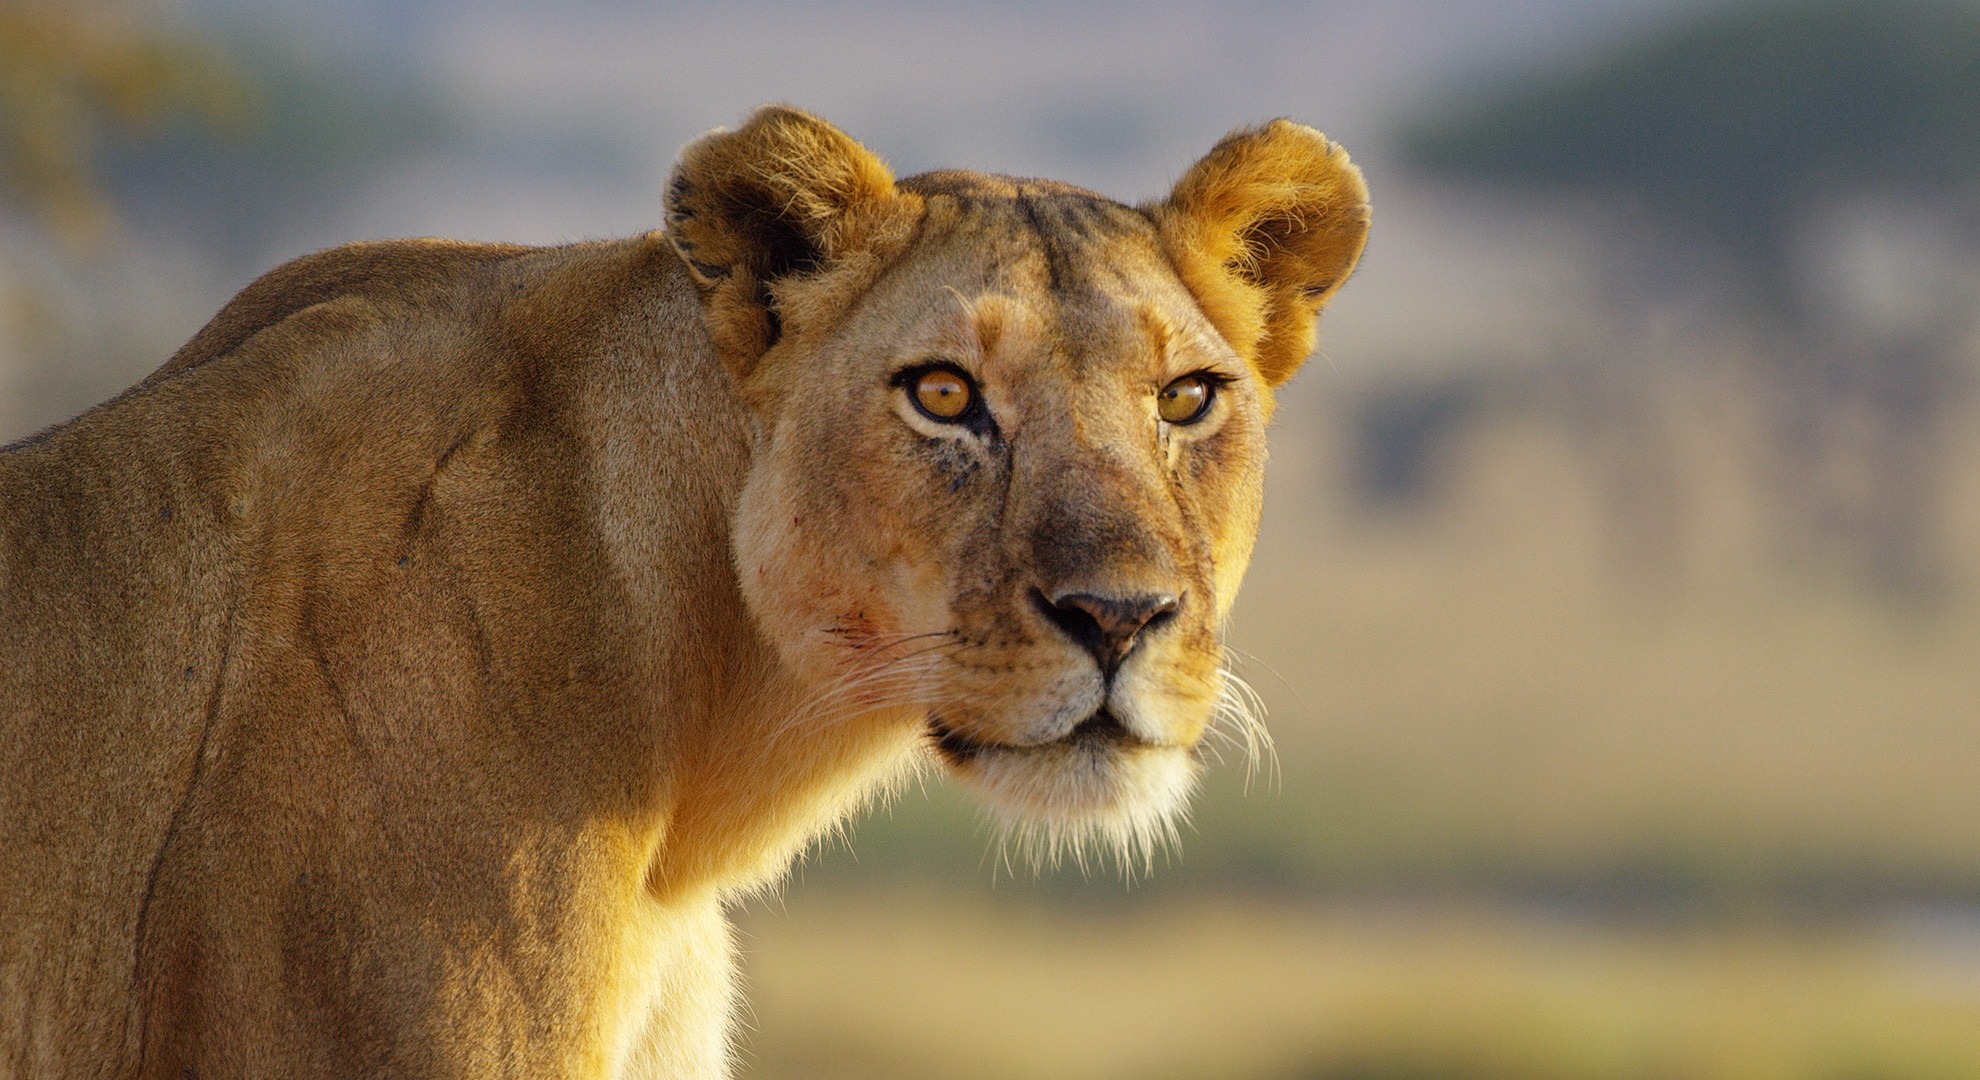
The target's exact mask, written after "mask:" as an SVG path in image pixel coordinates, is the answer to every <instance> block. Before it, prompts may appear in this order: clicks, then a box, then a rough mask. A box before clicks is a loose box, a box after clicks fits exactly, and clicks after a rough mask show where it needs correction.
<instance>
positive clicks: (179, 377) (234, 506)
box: [0, 241, 529, 1075]
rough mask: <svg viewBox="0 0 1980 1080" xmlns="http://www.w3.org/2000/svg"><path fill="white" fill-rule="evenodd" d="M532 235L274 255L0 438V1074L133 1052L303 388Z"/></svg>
mask: <svg viewBox="0 0 1980 1080" xmlns="http://www.w3.org/2000/svg"><path fill="white" fill-rule="evenodd" d="M527 250H529V249H524V248H516V247H500V246H493V245H466V244H453V243H443V242H437V241H410V242H391V243H380V244H365V245H353V246H350V247H345V248H338V249H334V250H332V251H328V252H323V253H320V254H318V255H314V256H310V257H308V258H305V259H301V260H298V261H296V262H294V263H290V264H288V265H286V266H283V267H281V268H279V269H277V270H275V271H273V272H271V273H269V274H268V275H266V276H265V277H263V278H261V279H260V280H258V281H256V282H255V283H254V284H253V285H251V286H249V287H248V288H247V289H246V290H244V291H243V292H242V293H241V294H240V295H239V296H237V297H236V298H235V299H234V300H233V301H232V302H230V303H229V304H228V305H227V306H226V307H225V308H224V309H223V310H222V311H221V312H220V313H219V314H218V315H217V316H215V317H214V319H213V320H212V321H211V322H210V323H208V324H207V325H206V327H205V328H204V329H202V330H201V331H200V332H199V333H198V334H197V335H196V336H195V337H194V338H193V339H192V340H191V341H190V342H189V343H188V344H187V345H186V346H185V347H184V348H182V349H181V350H179V352H178V353H177V354H176V355H175V356H174V357H173V358H172V359H171V360H170V361H169V362H168V363H166V364H165V365H164V366H163V367H161V368H159V369H158V370H157V371H156V372H154V373H153V374H152V375H151V376H149V377H148V378H146V379H145V380H144V381H143V382H141V383H140V384H138V385H137V386H136V387H133V388H132V389H131V390H129V391H127V392H125V393H124V394H123V395H121V396H119V397H118V398H116V399H114V400H112V401H110V402H108V403H106V404H104V405H102V406H99V407H97V408H96V409H94V410H92V411H90V412H88V413H86V414H84V415H83V416H81V417H78V418H77V419H75V420H73V421H71V422H69V423H68V424H65V425H62V426H60V427H57V428H54V429H51V430H49V431H46V432H43V433H41V434H39V435H36V436H33V437H31V438H29V439H26V440H23V441H22V442H19V443H16V444H14V445H13V446H10V447H7V448H5V449H4V450H0V761H4V762H5V763H6V765H5V769H6V776H5V779H4V781H0V821H4V822H5V823H6V836H7V842H6V843H5V844H0V1075H45V1074H50V1073H54V1072H65V1073H68V1072H73V1073H75V1074H78V1075H80V1074H99V1073H100V1074H109V1073H110V1072H112V1071H115V1070H117V1068H118V1066H117V1063H118V1062H120V1061H127V1060H129V1055H131V1054H132V1053H133V1050H134V1048H133V1046H132V1045H131V1043H132V1042H133V1041H134V1040H135V1039H136V1038H137V1036H136V1034H135V1032H134V1031H133V1030H127V1029H130V1028H133V1027H134V1025H132V1024H130V1023H128V1022H127V1020H126V1017H127V1016H128V1015H129V1014H130V1011H131V1010H130V1008H129V1005H128V1003H129V1001H130V1000H131V997H132V994H133V992H134V990H135V987H134V986H133V985H132V984H133V981H134V979H135V975H134V972H135V970H136V967H137V955H136V954H137V950H138V942H139V941H140V939H141V938H142V937H143V927H144V922H145V919H146V916H147V904H148V902H149V900H150V897H151V890H152V888H153V886H154V884H155V877H156V875H157V873H158V868H159V864H160V863H161V862H162V861H163V857H164V852H165V850H166V848H167V847H168V846H169V844H170V838H171V835H172V833H173V830H174V829H175V828H177V827H178V825H179V823H180V822H179V818H180V817H181V815H182V814H183V813H184V811H185V807H186V804H187V802H188V801H189V799H190V797H191V795H192V790H193V788H194V786H195V779H196V775H197V773H198V771H199V770H200V769H201V768H202V767H203V765H204V764H206V762H205V761H204V758H205V757H206V756H207V755H206V754H205V750H204V748H205V747H207V746H208V744H209V741H210V736H211V734H212V729H213V726H214V717H215V715H216V713H217V710H218V707H219V701H220V697H221V692H222V674H223V672H224V671H225V670H226V669H227V665H228V660H229V657H228V651H229V648H230V644H229V643H230V641H231V640H232V634H231V632H230V630H231V628H230V626H229V621H230V620H231V619H233V618H234V617H235V612H236V611H237V608H238V605H237V604H236V602H235V601H236V599H237V597H236V596H235V595H234V594H235V593H236V591H237V590H239V589H241V588H242V587H243V586H242V583H243V581H244V580H245V579H246V577H247V575H249V574H250V573H252V572H253V567H254V563H255V560H256V558H257V551H258V550H260V549H263V548H265V547H266V545H267V543H268V537H266V536H263V535H260V534H258V533H257V532H256V526H254V525H252V524H250V520H251V513H250V507H251V505H252V504H253V503H254V501H255V500H256V499H257V498H260V497H263V496H266V495H269V494H272V493H271V492H270V491H269V490H268V489H269V488H270V486H271V485H273V484H279V483H283V482H285V481H284V480H283V474H284V472H285V471H293V470H294V469H295V468H296V465H297V462H296V461H295V460H293V458H289V457H285V455H289V454H291V453H292V451H293V449H294V447H295V445H296V442H297V440H298V438H299V434H298V429H299V428H306V427H308V426H309V425H310V423H311V422H312V418H311V415H310V413H309V410H308V409H307V408H306V407H303V406H302V405H301V404H300V403H302V402H305V401H307V400H308V399H309V398H310V397H311V395H312V394H315V393H317V392H318V391H319V390H320V389H321V386H322V384H324V382H325V381H326V380H327V379H329V378H330V376H327V375H326V374H325V369H326V368H328V367H335V366H337V365H340V364H342V365H348V364H351V363H362V362H366V361H365V359H364V354H365V353H366V351H367V339H368V338H369V337H375V336H376V335H377V334H379V333H381V332H383V331H381V329H380V327H381V326H383V325H384V324H385V323H387V322H389V321H390V318H389V317H388V315H386V314H385V313H387V312H389V311H393V310H396V311H399V312H404V311H407V310H410V309H415V308H424V309H427V310H429V311H433V312H442V313H445V312H447V311H448V310H449V309H453V312H454V315H455V316H456V319H457V321H462V322H465V321H469V320H471V319H472V318H473V312H471V311H462V310H459V309H460V307H461V304H460V302H459V301H458V300H455V299H451V298H452V297H458V296H461V295H473V294H474V293H475V290H474V289H472V288H470V289H463V288H461V286H462V284H463V283H464V282H469V281H471V280H472V279H474V278H475V277H476V276H477V275H485V274H486V273H488V272H490V269H491V268H492V267H494V266H496V265H497V264H499V263H501V262H502V261H504V260H508V259H511V258H513V257H515V256H518V255H520V254H522V253H523V252H525V251H527ZM392 333H394V334H397V335H400V336H403V334H404V333H405V329H404V327H399V328H397V329H395V330H393V331H392ZM374 344H375V343H374ZM376 351H377V350H373V352H374V353H375V352H376ZM291 479H299V478H291Z"/></svg>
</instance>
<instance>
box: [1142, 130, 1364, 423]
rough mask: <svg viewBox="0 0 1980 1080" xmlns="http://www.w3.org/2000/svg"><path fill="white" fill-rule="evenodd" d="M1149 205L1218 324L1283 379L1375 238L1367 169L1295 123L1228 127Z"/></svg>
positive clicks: (1275, 378) (1255, 361) (1272, 377)
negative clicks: (1364, 176) (1322, 312)
mask: <svg viewBox="0 0 1980 1080" xmlns="http://www.w3.org/2000/svg"><path fill="white" fill-rule="evenodd" d="M1148 211H1149V213H1150V215H1151V216H1153V218H1154V219H1155V222H1156V225H1157V227H1158V228H1159V229H1160V230H1161V233H1162V237H1163V242H1164V244H1165V245H1166V246H1167V248H1168V251H1169V256H1170V258H1171V259H1172V260H1173V261H1174V262H1175V264H1176V268H1177V270H1178V272H1180V273H1181V275H1182V278H1183V281H1184V282H1185V283H1186V284H1187V285H1188V286H1189V287H1190V290H1191V291H1192V292H1194V293H1195V294H1196V297H1197V301H1198V303H1200V304H1202V305H1203V310H1204V312H1205V314H1207V315H1208V316H1209V317H1210V321H1211V322H1213V323H1215V324H1216V326H1217V329H1218V330H1219V331H1220V332H1221V333H1223V335H1224V337H1225V338H1226V339H1227V340H1228V341H1230V343H1231V345H1232V346H1233V347H1234V348H1236V349H1237V350H1238V352H1239V354H1240V355H1243V356H1245V357H1246V358H1247V359H1248V360H1250V361H1251V363H1252V365H1253V366H1254V367H1256V368H1257V369H1258V371H1259V373H1260V374H1261V375H1263V376H1264V378H1265V380H1266V382H1268V383H1269V384H1271V385H1275V386H1276V385H1278V384H1279V383H1282V382H1284V381H1285V380H1286V379H1288V378H1291V377H1292V374H1293V372H1295V371H1297V370H1298V369H1299V366H1300V364H1301V363H1303V362H1304V361H1305V360H1306V356H1307V354H1308V353H1310V352H1312V351H1313V341H1314V331H1315V327H1316V324H1317V322H1318V318H1319V314H1320V309H1321V307H1322V306H1324V305H1325V304H1326V302H1327V301H1328V300H1329V299H1331V298H1332V297H1333V295H1334V292H1335V291H1336V290H1338V289H1339V288H1340V286H1341V283H1342V282H1344V281H1346V280H1347V278H1348V275H1349V274H1350V273H1352V272H1353V271H1354V265H1355V262H1356V260H1358V259H1359V258H1360V257H1361V249H1362V246H1363V245H1364V244H1365V243H1366V241H1367V239H1368V217H1369V214H1368V188H1367V186H1366V185H1365V184H1364V183H1363V182H1362V179H1361V170H1360V169H1357V168H1355V166H1354V164H1353V163H1352V162H1350V161H1349V160H1348V155H1347V151H1345V150H1343V149H1341V147H1340V145H1339V144H1338V143H1333V142H1329V141H1328V140H1327V137H1326V136H1325V135H1322V134H1321V133H1320V132H1318V131H1315V130H1314V129H1312V128H1310V127H1307V126H1305V125H1304V124H1296V123H1294V122H1292V121H1290V120H1274V121H1272V122H1271V123H1269V124H1266V125H1264V126H1262V127H1256V128H1245V129H1241V130H1238V131H1235V132H1232V133H1231V134H1230V135H1228V136H1226V137H1225V138H1224V140H1223V141H1222V142H1219V143H1218V144H1217V145H1216V147H1214V148H1213V149H1212V150H1211V151H1210V153H1209V154H1207V155H1205V156H1204V158H1203V160H1201V161H1198V162H1197V163H1196V164H1195V165H1193V166H1191V167H1190V169H1189V171H1188V172H1186V173H1184V174H1183V177H1182V179H1181V180H1179V181H1177V182H1176V186H1175V190H1174V191H1173V192H1171V193H1170V195H1169V198H1168V199H1167V200H1166V201H1165V202H1162V203H1158V204H1156V205H1154V206H1151V207H1149V208H1148Z"/></svg>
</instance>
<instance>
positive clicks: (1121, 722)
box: [667, 108, 1368, 850]
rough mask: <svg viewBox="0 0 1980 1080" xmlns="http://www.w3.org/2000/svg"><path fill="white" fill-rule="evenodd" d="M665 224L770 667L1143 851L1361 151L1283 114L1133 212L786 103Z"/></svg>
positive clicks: (1362, 201) (1218, 670)
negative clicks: (902, 153) (921, 732)
mask: <svg viewBox="0 0 1980 1080" xmlns="http://www.w3.org/2000/svg"><path fill="white" fill-rule="evenodd" d="M667 211H668V214H667V223H668V229H667V233H668V237H669V239H670V240H671V242H672V243H673V245H674V246H675V248H676V250H677V251H679V253H680V254H681V255H682V257H683V258H684V259H685V260H686V261H687V263H688V265H689V267H690V268H691V269H692V272H693V274H694V276H695V279H696V282H697V285H698V286H699V288H700V289H701V292H702V295H703V302H704V305H705V309H706V313H707V323H708V326H709V328H710V332H711V335H712V337H713V340H714V344H715V347H716V350H717V352H718V354H719V355H720V357H721V358H722V361H723V363H724V365H725V366H726V367H727V368H728V370H729V371H730V372H731V373H732V374H733V375H734V377H735V379H736V381H737V385H738V386H739V388H740V391H741V394H742V396H743V398H744V400H745V401H746V402H747V404H748V407H749V409H750V410H751V412H752V415H753V416H754V419H755V424H756V431H755V441H756V445H755V451H754V454H753V457H752V465H751V469H750V473H749V477H748V481H747V483H746V486H745V488H744V490H743V493H742V495H741V501H740V505H739V508H738V511H737V515H736V518H735V524H734V532H733V556H734V560H735V564H736V570H737V574H738V577H739V580H740V581H741V584H742V589H743V593H744V596H745V598H746V600H747V603H748V605H749V608H750V611H751V613H752V615H753V616H754V618H755V620H756V622H757V624H758V627H759V630H760V632H761V633H762V634H763V635H764V636H765V637H766V638H767V639H768V640H769V641H771V642H772V643H773V644H774V646H775V649H776V652H777V655H778V656H780V657H781V659H782V660H783V662H784V663H785V664H786V665H787V666H789V667H790V668H792V669H793V670H796V671H798V672H801V673H802V675H803V677H804V679H806V680H807V681H808V683H809V684H811V685H813V686H815V687H816V688H817V693H818V694H819V695H820V697H821V699H831V700H834V701H837V702H841V703H850V704H857V705H872V706H879V705H898V704H901V703H907V704H910V705H912V706H913V709H912V710H911V712H912V715H914V716H916V717H922V718H924V719H923V720H922V721H921V722H924V723H925V725H926V732H927V735H928V743H929V745H930V746H932V747H933V749H934V752H935V754H936V756H937V757H939V759H940V760H941V762H942V763H943V764H944V765H945V766H946V767H947V768H948V769H949V770H950V771H951V772H953V773H954V774H955V775H957V776H958V777H960V778H961V779H962V780H964V781H965V782H966V783H967V784H969V785H970V786H971V787H973V788H974V789H976V790H977V791H978V792H980V793H981V794H982V795H983V796H984V797H985V798H986V800H987V801H988V802H989V804H990V805H991V806H992V807H994V808H995V809H997V810H998V811H1000V812H1001V813H1003V814H1006V815H1008V816H1009V817H1011V818H1013V819H1016V820H1021V821H1025V822H1030V823H1035V824H1038V825H1042V826H1043V828H1044V829H1045V832H1046V834H1047V835H1048V836H1050V837H1051V838H1052V839H1053V841H1054V842H1055V843H1056V842H1058V841H1060V840H1071V841H1074V842H1078V841H1081V840H1083V839H1084V838H1086V837H1103V838H1108V839H1112V840H1114V841H1116V842H1118V843H1120V844H1121V845H1123V846H1125V847H1127V848H1129V849H1134V848H1140V849H1142V850H1146V849H1147V848H1148V847H1149V846H1150V845H1151V844H1152V843H1153V842H1154V841H1156V840H1157V839H1159V838H1160V837H1161V836H1162V835H1163V834H1164V832H1165V830H1167V829H1168V828H1170V822H1171V821H1172V820H1173V819H1174V817H1175V815H1176V814H1177V813H1178V811H1179V810H1180V809H1181V808H1182V806H1183V805H1184V803H1185V800H1186V798H1187V795H1188V792H1189V790H1190V788H1191V786H1192V784H1193V780H1194V777H1195V775H1196V771H1197V759H1198V756H1199V755H1198V748H1199V745H1200V744H1201V743H1202V742H1203V740H1204V738H1205V734H1206V731H1207V730H1208V729H1209V728H1210V726H1211V724H1212V722H1213V718H1214V717H1215V716H1216V715H1218V713H1219V709H1220V703H1224V704H1226V705H1227V704H1228V702H1229V699H1230V696H1231V694H1232V690H1231V689H1230V687H1229V683H1228V681H1227V676H1226V674H1225V672H1224V652H1223V649H1222V645H1221V634H1222V628H1223V624H1224V621H1225V619H1226V617H1227V616H1228V614H1229V612H1230V609H1231V603H1232V600H1233V599H1234V598H1235V597H1236V595H1237V591H1238V585H1239V582H1240V581H1241V579H1242V578H1243V576H1244V571H1245V567H1246V564H1247V562H1248V560H1249V558H1250V554H1251V549H1252V544H1253V540H1254V537H1255V535H1256V531H1257V527H1258V520H1259V510H1260V500H1261V492H1262V485H1263V470H1264V464H1265V425H1266V422H1267V420H1268V418H1269V417H1270V415H1271V412H1272V398H1273V391H1274V388H1275V387H1277V386H1278V385H1279V384H1280V383H1282V382H1283V381H1284V380H1285V379H1287V378H1288V377H1289V376H1291V375H1292V374H1293V372H1294V370H1295V369H1296V368H1297V367H1298V366H1299V364H1300V363H1301V361H1302V360H1303V359H1304V357H1305V356H1306V355H1307V353H1308V352H1309V351H1310V350H1311V348H1312V345H1313V335H1314V326H1315V322H1316V319H1317V316H1318V313H1319V310H1320V308H1321V307H1322V305H1324V304H1325V303H1326V301H1327V300H1328V299H1329V298H1330V297H1331V296H1332V295H1333V293H1334V291H1335V290H1336V289H1338V288H1339V287H1340V285H1341V283H1342V282H1343V281H1344V280H1345V279H1346V278H1347V276H1348V274H1349V273H1350V271H1351V270H1352V269H1353V267H1354V264H1355V261H1356V259H1357V258H1358V257H1359V255H1360V252H1361V249H1362V244H1363V241H1364V239H1365V236H1366V233H1367V228H1368V206H1367V195H1366V189H1365V188H1364V186H1363V184H1362V181H1361V177H1360V174H1359V172H1358V171H1357V170H1356V168H1355V167H1354V166H1353V165H1352V164H1350V163H1349V160H1348V156H1347V154H1346V153H1345V152H1344V151H1342V150H1341V149H1340V147H1338V146H1337V145H1335V144H1333V143H1331V142H1329V141H1328V140H1327V139H1326V138H1325V137H1324V136H1322V135H1321V134H1320V133H1319V132H1317V131H1314V130H1313V129H1311V128H1308V127H1304V126H1301V125H1299V124H1295V123H1292V122H1290V121H1285V120H1278V121H1274V122H1272V123H1270V124H1267V125H1264V126H1262V127H1258V128H1253V129H1247V130H1241V131H1238V132H1236V133H1234V134H1232V135H1231V136H1229V137H1228V138H1226V139H1225V140H1224V141H1223V142H1221V143H1219V144H1218V145H1217V146H1216V147H1215V148H1214V149H1213V150H1212V151H1211V152H1210V154H1209V155H1208V156H1206V157H1205V158H1204V159H1203V160H1201V161H1199V162H1198V163H1197V164H1196V165H1194V166H1193V167H1192V168H1190V169H1189V170H1188V171H1187V172H1186V173H1185V174H1184V175H1183V177H1182V179H1181V180H1180V181H1179V182H1178V183H1177V185H1176V186H1175V189H1174V191H1173V192H1172V193H1171V194H1170V196H1169V197H1168V198H1167V199H1166V200H1164V201H1162V202H1158V203H1154V204H1151V205H1144V206H1140V207H1130V206H1126V205H1123V204H1120V203H1117V202H1113V201H1111V200H1108V199H1106V198H1104V197H1102V196H1100V195H1096V194H1094V193H1093V192H1090V191H1086V190H1083V189H1080V188H1076V187H1072V186H1069V185H1065V184H1060V183H1054V182H1049V181H1040V180H1029V179H1017V178H1010V177H1003V176H991V175H983V174H978V173H968V172H935V173H927V174H923V175H920V176H915V177H911V178H908V179H906V180H902V181H898V182H897V181H896V180H895V179H894V178H893V176H892V175H891V173H890V172H889V170H888V169H887V167H886V166H885V165H884V164H883V163H882V162H881V161H880V160H879V159H877V158H876V157H874V156H873V155H872V154H871V153H869V152H868V151H866V150H865V149H863V148H862V147H860V146H859V145H858V144H857V143H855V142H854V141H853V140H851V139H850V138H848V137H847V136H846V135H844V134H843V133H841V132H840V131H838V130H837V129H835V128H833V127H831V126H830V125H828V124H826V123H824V122H823V121H821V120H818V119H816V118H814V117H811V116H808V115H806V114H803V113H800V112H797V111H794V110H791V109H785V108H769V109H765V110H762V111H760V112H758V113H757V114H756V115H754V116H753V117H752V118H751V119H750V120H749V121H748V122H747V123H746V124H745V125H744V126H743V127H742V128H741V129H740V130H736V131H733V132H716V133H714V134H711V135H709V136H707V137H705V138H703V139H702V140H700V141H699V142H696V143H695V144H693V145H691V146H690V147H689V148H688V149H687V150H686V151H685V152H684V153H683V155H682V158H681V161H680V163H679V166H678V167H677V169H676V172H675V174H674V178H673V181H672V184H671V186H670V189H669V196H668V207H667ZM830 711H831V710H829V709H821V710H819V711H818V712H817V714H816V715H817V716H819V717H823V716H826V715H828V714H829V713H830ZM821 722H822V721H821Z"/></svg>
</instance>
